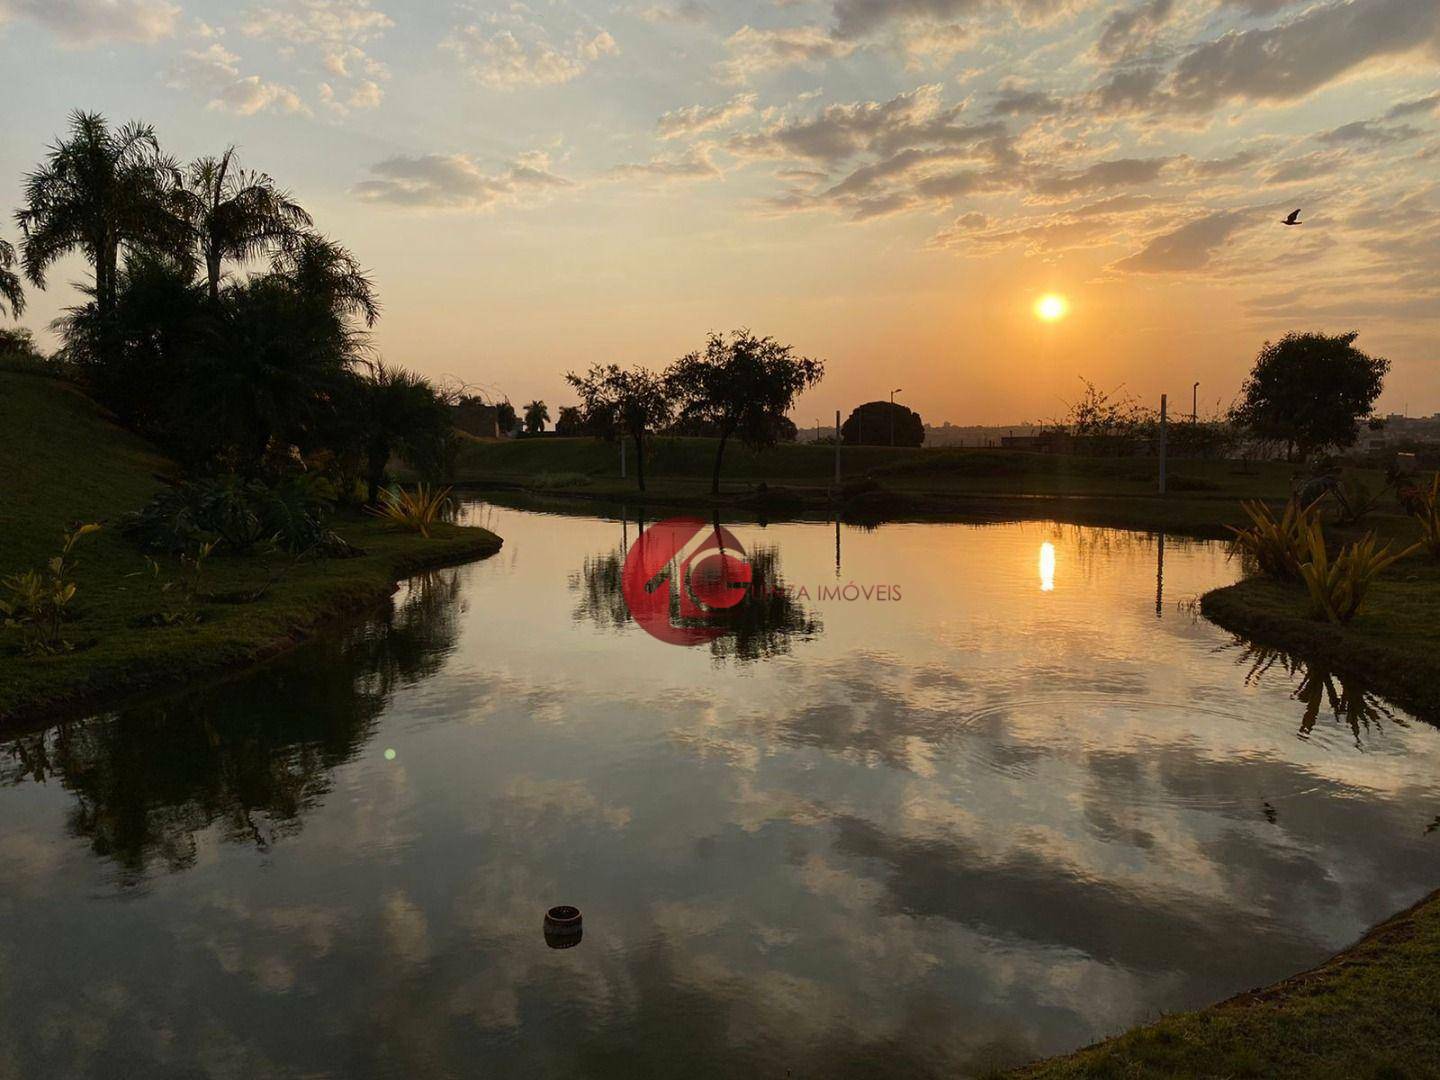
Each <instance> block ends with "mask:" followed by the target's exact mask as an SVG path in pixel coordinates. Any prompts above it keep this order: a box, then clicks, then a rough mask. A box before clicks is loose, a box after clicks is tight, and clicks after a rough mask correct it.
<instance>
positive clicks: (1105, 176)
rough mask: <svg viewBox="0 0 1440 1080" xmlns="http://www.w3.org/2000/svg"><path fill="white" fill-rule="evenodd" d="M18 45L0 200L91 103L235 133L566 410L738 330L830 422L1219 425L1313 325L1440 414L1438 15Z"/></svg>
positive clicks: (536, 23)
mask: <svg viewBox="0 0 1440 1080" xmlns="http://www.w3.org/2000/svg"><path fill="white" fill-rule="evenodd" d="M0 68H3V70H4V71H5V72H6V82H7V84H9V86H10V87H11V91H10V94H9V95H8V96H9V101H10V108H8V109H7V110H6V117H5V120H4V138H3V140H0V207H4V208H5V209H6V210H7V211H9V210H10V209H11V208H13V207H15V206H16V205H18V202H19V197H20V191H21V183H22V178H23V176H24V174H25V172H26V171H27V170H29V169H30V168H33V167H34V165H35V164H36V162H38V161H39V160H40V158H41V157H42V156H43V154H44V151H45V147H46V145H47V144H49V143H50V142H52V141H53V140H54V139H55V138H56V136H57V135H58V134H60V133H61V132H62V131H63V129H64V126H65V122H66V115H67V113H68V112H70V111H71V110H72V109H76V108H84V109H93V110H98V111H101V112H103V113H105V114H106V115H107V116H108V117H109V118H110V119H112V120H113V121H116V122H121V121H125V120H129V119H142V120H145V121H148V122H150V123H152V124H154V125H155V127H156V129H157V133H158V134H159V136H160V139H161V141H162V143H163V145H164V147H165V148H166V149H167V150H168V151H169V152H171V153H173V154H175V155H177V156H179V157H181V158H187V159H188V158H193V157H196V156H200V155H203V154H216V153H218V152H220V151H222V150H223V149H224V148H225V147H227V146H229V145H235V146H236V147H237V148H238V153H239V156H240V160H241V162H242V164H244V165H245V166H247V167H249V168H255V169H260V170H263V171H265V172H267V173H269V174H271V175H272V176H274V177H275V178H276V180H277V181H278V182H279V183H280V184H281V185H283V186H284V187H286V188H288V189H289V190H290V191H291V192H292V193H293V194H294V195H295V197H296V198H297V199H298V200H299V201H300V202H301V203H302V204H303V205H304V206H305V207H306V208H307V209H308V210H309V211H310V212H311V213H312V214H313V216H314V217H315V219H316V223H317V226H318V227H319V228H320V229H322V230H323V231H324V232H326V233H327V234H328V235H330V236H332V237H334V238H335V239H337V240H339V241H341V242H342V243H344V244H346V245H347V246H348V247H350V248H351V249H352V250H353V251H354V252H355V253H356V255H357V256H358V257H359V259H360V260H361V262H362V263H363V264H364V265H365V266H366V267H367V268H369V269H371V270H372V271H373V274H374V277H375V280H376V283H377V286H378V289H379V293H380V298H381V302H382V304H383V305H384V314H383V317H382V319H381V321H380V323H379V324H378V326H377V328H376V330H375V334H374V343H375V345H376V347H377V348H378V349H379V351H380V352H381V353H382V354H383V355H384V356H385V358H386V359H387V360H388V361H391V362H395V363H400V364H404V365H407V366H409V367H412V368H414V369H416V370H418V371H420V372H423V373H425V374H427V375H430V376H433V377H437V378H439V377H453V378H455V379H460V380H463V381H464V382H466V383H470V384H474V385H475V386H477V387H479V388H483V389H484V390H485V391H487V392H489V393H492V394H497V395H501V396H508V397H509V398H510V399H511V400H512V401H515V402H517V403H523V402H525V401H529V400H530V399H531V398H536V397H538V398H541V399H543V400H545V401H547V402H549V403H550V404H551V406H552V414H553V413H554V410H555V408H556V407H557V406H559V405H562V404H566V403H569V402H570V401H571V399H572V395H571V394H570V393H569V392H568V389H567V388H566V386H565V384H564V381H563V374H564V372H565V371H566V370H569V369H582V368H585V367H588V366H589V365H590V364H592V363H598V362H611V361H615V362H619V363H622V364H624V363H640V364H644V365H647V366H650V367H655V368H659V367H662V366H664V365H665V364H666V363H668V362H669V361H670V360H673V359H674V358H675V357H677V356H680V355H682V354H683V353H686V352H689V351H691V350H693V349H696V348H699V347H701V346H702V345H703V343H704V338H705V335H706V333H707V332H709V331H712V330H713V331H723V330H731V329H736V328H740V327H746V328H748V329H750V330H752V331H754V332H756V333H759V334H766V335H773V336H774V337H776V338H778V339H780V340H781V341H784V342H787V343H790V344H792V345H793V346H794V347H795V348H796V349H797V351H799V352H800V353H802V354H804V355H809V356H816V357H821V358H824V359H825V360H826V361H827V377H826V379H825V381H824V382H823V383H821V385H820V386H819V387H818V388H817V389H815V390H813V391H811V392H810V393H808V394H807V395H806V396H805V398H803V399H802V401H801V402H800V406H799V408H798V409H797V410H796V412H795V413H794V414H792V415H793V416H794V418H795V419H796V421H797V423H799V424H800V425H801V426H810V425H812V424H813V423H814V422H815V421H816V420H817V419H819V418H825V419H826V420H827V421H828V422H833V416H834V412H835V410H836V409H843V410H845V411H847V412H848V410H849V409H850V408H851V407H853V406H854V405H856V404H858V403H860V402H862V401H866V400H873V399H876V398H885V397H887V396H888V395H889V393H890V391H891V390H894V389H897V388H898V389H899V390H900V393H899V394H897V400H899V401H902V402H904V403H906V404H908V405H910V406H911V407H912V408H915V409H917V410H918V411H919V412H920V413H921V414H922V416H923V417H924V418H925V420H926V421H927V422H931V423H939V422H941V421H944V420H949V421H952V422H954V423H957V424H981V423H1018V422H1025V421H1033V420H1044V419H1049V418H1052V417H1056V416H1059V415H1062V414H1063V413H1064V411H1065V409H1066V403H1067V402H1070V401H1074V400H1075V399H1076V398H1077V397H1078V396H1079V394H1080V393H1081V392H1083V384H1082V383H1081V381H1080V380H1081V379H1082V378H1084V379H1088V380H1090V381H1091V382H1093V383H1095V384H1096V385H1097V386H1099V387H1101V388H1103V389H1107V390H1113V389H1115V388H1123V392H1127V393H1131V394H1134V395H1136V396H1138V397H1139V398H1141V399H1142V400H1144V401H1146V402H1147V403H1152V404H1154V403H1158V398H1159V395H1160V394H1161V393H1168V394H1169V395H1170V397H1171V400H1172V402H1173V401H1179V402H1181V403H1182V405H1183V411H1187V412H1188V409H1189V406H1190V402H1191V396H1192V384H1193V383H1194V382H1196V381H1198V382H1199V383H1200V388H1199V392H1198V397H1199V401H1200V411H1201V413H1202V414H1203V413H1206V412H1209V411H1213V410H1215V409H1216V408H1217V407H1224V406H1226V405H1228V404H1229V403H1230V401H1231V400H1232V399H1233V398H1234V397H1235V395H1236V393H1237V392H1238V390H1239V386H1240V383H1241V381H1242V380H1243V378H1244V376H1245V374H1246V372H1247V371H1248V369H1249V367H1250V364H1251V363H1252V361H1253V359H1254V356H1255V353H1256V351H1257V349H1258V348H1259V347H1260V345H1261V343H1262V342H1263V341H1265V340H1266V339H1273V338H1276V337H1278V336H1280V335H1282V334H1284V333H1285V332H1287V331H1289V330H1323V331H1326V332H1331V333H1338V332H1342V331H1347V330H1357V331H1359V332H1360V338H1359V341H1358V343H1357V344H1358V345H1359V347H1361V348H1363V349H1365V350H1366V351H1368V352H1370V353H1372V354H1378V355H1383V356H1386V357H1389V358H1390V360H1391V361H1392V364H1393V367H1392V372H1391V375H1390V378H1389V381H1388V383H1387V388H1386V391H1385V394H1384V396H1383V397H1382V398H1381V401H1380V408H1381V411H1382V412H1389V411H1407V412H1409V413H1410V414H1412V415H1428V414H1430V413H1434V412H1440V3H1437V0H1349V2H1334V0H1330V2H1324V0H1322V2H1318V3H1307V2H1305V0H1300V2H1287V0H1145V2H1141V3H1136V4H1117V3H1098V2H1093V0H733V2H724V3H722V2H720V0H635V2H621V0H532V2H531V3H528V4H527V3H519V2H515V3H492V2H470V3H453V2H447V0H436V2H430V0H427V2H424V3H420V2H415V0H256V2H254V3H250V4H248V5H247V4H246V3H245V2H244V0H239V2H231V3H224V4H222V3H212V2H209V0H0ZM17 87H18V88H19V93H18V95H17V94H16V92H15V88H17ZM1296 207H1300V208H1302V210H1303V212H1302V215H1301V219H1302V221H1303V224H1302V225H1300V226H1298V227H1295V228H1286V227H1285V226H1283V225H1281V224H1280V219H1281V218H1283V217H1284V216H1285V215H1286V214H1288V213H1289V212H1290V211H1291V210H1292V209H1294V208H1296ZM0 236H4V237H6V238H7V239H10V240H11V241H12V242H17V241H18V240H19V236H18V230H17V228H16V226H15V225H14V224H13V221H12V220H11V219H10V217H9V214H8V212H7V214H6V215H5V217H4V219H3V220H0ZM237 269H240V268H237ZM67 271H68V272H67ZM240 272H243V269H241V270H240ZM84 274H85V267H84V266H83V264H82V263H81V262H80V261H79V260H78V259H77V260H72V261H71V262H70V263H67V264H66V265H65V266H62V267H61V268H60V269H59V270H58V271H57V272H55V273H53V274H52V275H51V282H52V283H51V286H50V288H49V290H48V291H47V292H44V293H39V292H35V291H33V290H32V291H31V293H30V296H29V304H30V307H29V309H28V310H27V312H26V313H25V316H24V318H23V319H22V320H21V322H22V324H23V325H26V326H29V327H31V328H32V329H34V330H35V331H36V333H37V336H39V337H40V338H41V339H42V341H44V342H46V343H47V344H48V343H53V340H54V339H53V336H51V335H50V334H49V333H48V331H47V329H46V327H47V326H48V324H49V322H50V321H51V320H52V319H53V318H54V317H55V316H56V315H57V314H59V312H60V311H62V310H63V309H64V308H65V307H66V306H67V305H69V304H73V303H75V302H76V299H77V294H76V293H75V292H74V291H73V290H72V289H70V288H67V287H66V286H65V284H64V283H65V282H67V281H73V280H77V279H80V278H82V277H83V276H84ZM1052 293H1053V294H1060V295H1062V296H1064V297H1065V298H1066V300H1067V301H1068V312H1067V314H1066V315H1065V316H1064V317H1063V318H1060V319H1058V320H1055V321H1045V320H1042V319H1040V318H1037V316H1036V314H1035V310H1034V309H1035V304H1036V302H1037V300H1038V299H1039V298H1040V297H1042V296H1044V295H1046V294H1052Z"/></svg>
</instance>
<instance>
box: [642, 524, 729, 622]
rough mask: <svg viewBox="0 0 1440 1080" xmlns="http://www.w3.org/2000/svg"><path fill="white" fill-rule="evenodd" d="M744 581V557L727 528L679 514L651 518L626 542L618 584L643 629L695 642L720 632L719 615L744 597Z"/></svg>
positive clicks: (720, 618) (721, 615) (720, 616)
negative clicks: (644, 528) (633, 537)
mask: <svg viewBox="0 0 1440 1080" xmlns="http://www.w3.org/2000/svg"><path fill="white" fill-rule="evenodd" d="M750 581H751V569H750V560H749V558H748V557H747V556H746V554H745V548H744V547H743V546H742V545H741V543H740V541H739V540H737V539H736V538H735V535H734V534H733V533H732V532H731V531H730V530H729V529H727V528H725V526H723V525H711V524H709V523H707V522H705V521H704V520H702V519H701V518H698V517H679V518H667V519H665V520H664V521H657V522H656V523H655V524H654V525H652V526H650V528H648V529H646V530H645V531H644V532H642V533H641V534H640V536H639V537H638V538H637V539H636V540H635V542H634V543H633V544H631V545H630V551H629V552H628V553H627V554H626V556H625V569H624V570H623V571H622V573H621V577H620V588H621V591H622V592H623V594H624V596H625V604H626V606H627V607H628V608H629V609H630V614H631V615H632V616H633V617H634V619H635V621H636V622H637V623H639V624H640V626H641V627H642V628H643V629H644V630H645V632H646V633H648V634H650V635H651V636H652V637H655V638H658V639H660V640H661V641H664V642H668V643H669V644H671V645H699V644H700V643H701V642H705V641H712V640H713V639H715V638H717V637H719V636H720V635H721V634H723V633H724V632H725V626H724V621H723V616H724V614H725V613H726V612H728V611H730V610H731V609H732V608H734V607H735V606H736V605H738V604H741V603H743V602H744V601H745V600H746V599H747V598H748V597H749V595H750Z"/></svg>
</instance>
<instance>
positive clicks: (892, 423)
mask: <svg viewBox="0 0 1440 1080" xmlns="http://www.w3.org/2000/svg"><path fill="white" fill-rule="evenodd" d="M904 389H905V388H904V387H903V386H897V387H896V388H895V389H894V390H891V391H890V445H891V446H894V445H895V395H896V394H898V393H900V391H901V390H904Z"/></svg>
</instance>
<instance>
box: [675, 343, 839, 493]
mask: <svg viewBox="0 0 1440 1080" xmlns="http://www.w3.org/2000/svg"><path fill="white" fill-rule="evenodd" d="M824 374H825V365H824V363H823V362H822V361H819V360H812V359H810V358H809V357H803V356H795V355H794V350H793V348H792V347H791V346H789V345H781V344H780V343H779V342H778V341H776V340H775V339H774V338H769V337H765V338H758V337H756V336H755V335H754V334H752V333H750V331H748V330H737V331H736V332H735V333H733V334H731V335H730V337H729V338H728V339H727V338H726V337H724V336H723V335H721V334H711V335H710V336H709V338H708V340H707V341H706V343H705V350H704V352H693V353H690V354H688V355H687V356H682V357H681V358H680V359H679V360H677V361H675V363H674V364H672V365H671V366H670V369H669V371H667V372H666V375H665V379H666V383H667V386H668V388H669V390H670V392H671V393H672V394H673V395H674V396H675V397H676V399H677V400H679V401H680V403H681V405H680V415H681V416H682V417H683V418H684V419H686V420H689V421H694V422H699V423H701V424H710V425H714V428H715V436H716V438H717V439H719V445H718V446H717V447H716V448H715V468H714V472H713V474H712V476H711V480H710V492H711V494H713V495H718V494H720V468H721V465H722V463H723V461H724V458H725V444H726V443H727V442H728V441H729V440H730V438H731V436H738V437H739V438H740V440H741V441H742V442H744V443H745V444H746V445H747V446H751V447H755V448H757V449H758V448H761V447H766V446H773V445H774V444H775V443H776V442H777V441H778V439H779V436H780V433H781V427H780V424H781V421H783V420H784V419H785V414H786V413H787V412H789V411H790V409H791V408H793V407H794V405H795V397H796V395H797V394H799V393H800V392H801V391H803V390H807V389H809V388H810V387H812V386H814V385H815V384H816V383H818V382H819V381H820V379H821V378H822V377H823V376H824Z"/></svg>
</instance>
